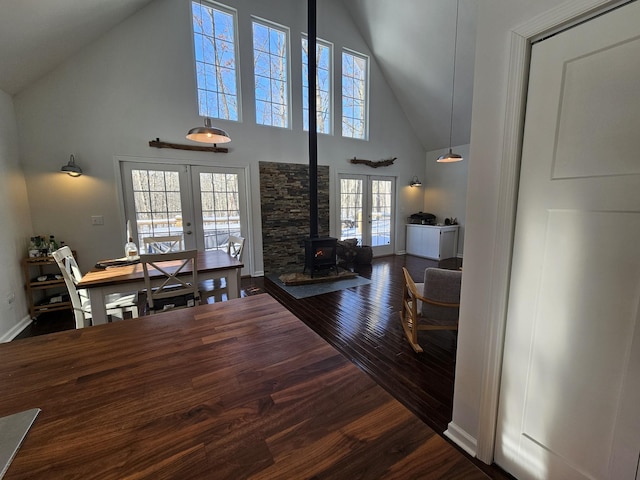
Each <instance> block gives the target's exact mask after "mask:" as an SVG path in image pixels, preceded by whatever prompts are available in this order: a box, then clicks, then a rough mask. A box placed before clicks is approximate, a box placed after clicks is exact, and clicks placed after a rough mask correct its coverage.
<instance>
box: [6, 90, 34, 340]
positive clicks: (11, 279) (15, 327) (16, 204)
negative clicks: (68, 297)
mask: <svg viewBox="0 0 640 480" xmlns="http://www.w3.org/2000/svg"><path fill="white" fill-rule="evenodd" d="M0 225H1V226H2V227H1V228H0V265H2V267H3V270H2V275H0V341H9V340H11V339H12V338H13V337H14V336H15V335H16V334H18V333H20V330H21V329H22V328H24V326H25V322H27V321H28V320H29V312H28V310H27V301H26V298H25V292H24V280H23V278H22V269H21V266H20V260H21V259H22V257H23V256H25V255H26V253H27V245H28V239H29V236H30V234H29V232H30V231H31V217H30V215H29V203H28V201H27V190H26V185H25V180H24V175H23V174H22V170H21V168H20V165H19V163H18V129H17V125H16V117H15V113H14V107H13V100H12V99H11V97H10V96H9V95H8V94H6V93H5V92H3V91H2V90H0Z"/></svg>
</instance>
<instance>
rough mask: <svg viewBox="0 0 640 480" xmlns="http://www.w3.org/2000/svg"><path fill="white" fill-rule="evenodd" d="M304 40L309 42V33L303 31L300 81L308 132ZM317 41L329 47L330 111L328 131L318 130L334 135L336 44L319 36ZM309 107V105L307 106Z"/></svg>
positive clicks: (303, 114)
mask: <svg viewBox="0 0 640 480" xmlns="http://www.w3.org/2000/svg"><path fill="white" fill-rule="evenodd" d="M304 40H307V43H308V42H309V35H308V34H307V33H303V34H302V35H301V37H300V61H301V63H300V67H301V71H300V73H301V77H300V78H301V82H300V93H301V95H302V96H301V103H302V131H304V132H308V131H309V130H308V128H305V125H304V123H305V122H304V116H305V108H304V88H305V87H304V83H305V79H304V78H302V75H303V73H304V70H303V67H304V62H302V52H303V50H302V42H303V41H304ZM316 43H317V45H322V46H324V47H327V48H328V49H329V74H328V77H329V112H328V116H329V131H328V132H318V133H319V134H321V135H333V134H334V132H335V121H334V117H335V94H334V91H335V87H334V83H335V78H334V76H333V75H334V72H335V61H334V55H333V51H334V44H333V43H332V42H329V41H328V40H324V39H321V38H319V37H316ZM307 64H308V59H307ZM307 68H308V66H307ZM307 109H308V106H307Z"/></svg>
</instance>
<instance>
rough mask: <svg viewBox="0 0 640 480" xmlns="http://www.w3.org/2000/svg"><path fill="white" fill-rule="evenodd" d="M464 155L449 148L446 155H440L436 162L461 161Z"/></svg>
mask: <svg viewBox="0 0 640 480" xmlns="http://www.w3.org/2000/svg"><path fill="white" fill-rule="evenodd" d="M462 160H463V158H462V155H458V154H457V153H453V152H452V151H451V149H449V151H448V152H447V153H445V154H444V155H440V156H439V157H438V158H437V160H436V162H438V163H453V162H460V161H462Z"/></svg>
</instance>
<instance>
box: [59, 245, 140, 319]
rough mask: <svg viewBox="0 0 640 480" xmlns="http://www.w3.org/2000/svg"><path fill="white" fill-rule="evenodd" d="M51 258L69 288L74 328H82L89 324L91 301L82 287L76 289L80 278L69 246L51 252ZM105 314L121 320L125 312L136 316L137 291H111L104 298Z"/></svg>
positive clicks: (78, 269)
mask: <svg viewBox="0 0 640 480" xmlns="http://www.w3.org/2000/svg"><path fill="white" fill-rule="evenodd" d="M52 255H53V258H54V260H55V261H56V263H57V264H58V266H59V267H60V272H61V273H62V278H64V283H65V284H66V285H67V290H69V297H70V298H71V305H72V307H73V315H74V318H75V321H76V328H84V327H87V326H89V325H91V302H90V301H89V295H88V294H87V291H86V290H84V289H80V290H78V289H77V288H76V284H77V283H78V282H79V281H80V279H81V278H82V273H80V268H78V263H77V262H76V259H75V258H74V256H73V253H72V252H71V249H70V248H69V247H62V248H59V249H58V250H56V251H55V252H53V254H52ZM105 306H106V310H107V315H110V316H111V318H112V319H115V318H117V319H119V320H122V319H123V318H124V314H125V312H129V313H131V317H132V318H136V317H137V316H138V292H130V293H125V294H121V293H113V294H111V295H107V297H106V298H105Z"/></svg>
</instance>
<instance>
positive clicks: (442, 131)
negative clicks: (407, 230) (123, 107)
mask: <svg viewBox="0 0 640 480" xmlns="http://www.w3.org/2000/svg"><path fill="white" fill-rule="evenodd" d="M151 1H153V0H109V1H105V0H82V1H81V2H79V1H77V0H47V1H46V2H43V1H42V0H20V1H11V2H6V1H5V2H3V3H4V4H3V5H1V6H0V89H2V90H4V91H5V92H7V93H9V94H15V93H18V92H19V91H21V90H22V89H23V88H25V87H27V86H28V85H29V84H31V83H32V82H33V81H35V80H37V79H38V78H39V77H41V76H42V75H44V74H45V73H47V72H48V71H50V70H52V69H53V68H55V66H56V65H58V64H60V63H61V62H63V61H64V60H65V59H66V58H68V57H70V56H72V55H73V54H75V53H76V52H77V51H79V50H80V49H82V47H83V46H84V45H86V44H87V43H90V42H92V41H93V40H95V39H97V38H99V37H100V36H101V35H104V34H105V33H106V32H107V31H109V30H110V29H111V28H113V27H114V26H115V25H117V24H118V23H120V22H121V21H122V20H124V19H125V18H127V17H128V16H130V15H132V14H133V13H135V12H136V11H138V10H139V9H141V8H142V7H144V6H145V5H146V4H148V3H150V2H151ZM342 1H343V2H344V5H345V7H346V8H347V10H348V11H349V12H350V14H351V16H352V17H353V21H354V23H355V24H356V26H357V27H358V28H359V30H360V31H361V34H362V35H363V37H364V39H365V40H366V41H367V43H368V45H369V47H370V49H371V51H372V52H373V55H374V57H375V59H376V61H377V62H378V64H379V66H380V68H381V69H382V71H383V74H384V75H385V77H386V79H387V82H388V83H389V85H390V86H391V88H392V90H393V91H394V93H395V95H396V97H397V99H398V101H399V103H400V105H401V106H402V108H403V109H404V111H405V113H406V115H407V118H408V119H409V121H410V123H411V125H412V126H413V128H414V130H415V132H416V135H417V136H418V138H419V139H420V140H421V142H422V144H423V145H424V147H425V149H427V150H436V149H440V148H446V147H448V146H449V132H450V128H449V121H450V114H451V99H452V97H451V92H452V85H453V82H452V79H453V58H454V39H455V38H456V35H455V32H456V28H455V27H456V2H454V1H453V0H393V1H389V0H342ZM7 3H10V5H7ZM475 15H476V0H460V10H459V16H458V19H459V20H458V34H457V50H456V51H457V55H456V65H455V67H456V70H455V96H454V108H453V112H454V115H453V129H452V132H453V133H452V136H453V139H452V143H453V145H461V144H466V143H469V137H470V133H469V132H470V124H471V96H472V86H473V63H474V56H475V49H474V41H475Z"/></svg>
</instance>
